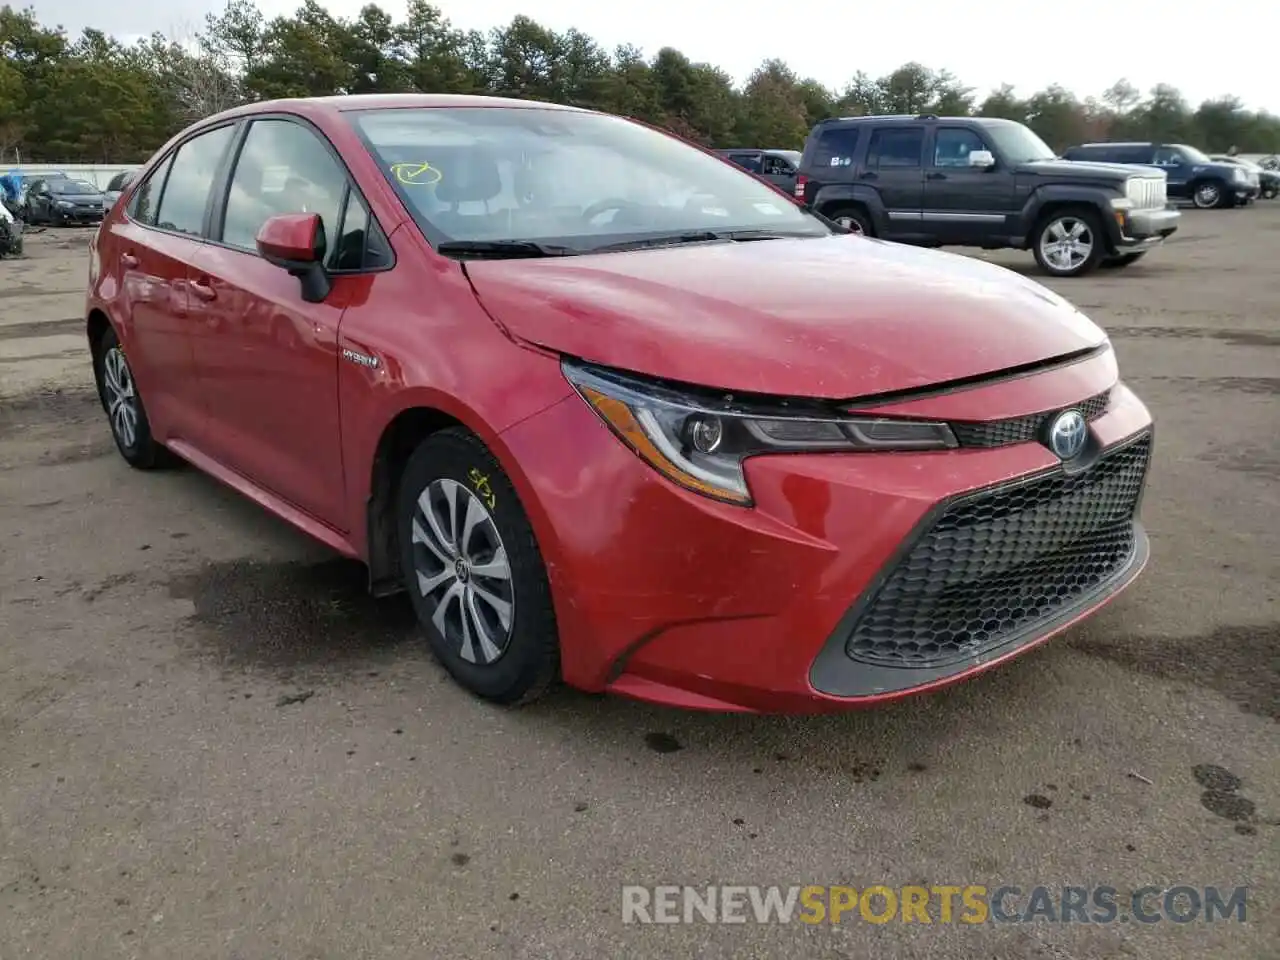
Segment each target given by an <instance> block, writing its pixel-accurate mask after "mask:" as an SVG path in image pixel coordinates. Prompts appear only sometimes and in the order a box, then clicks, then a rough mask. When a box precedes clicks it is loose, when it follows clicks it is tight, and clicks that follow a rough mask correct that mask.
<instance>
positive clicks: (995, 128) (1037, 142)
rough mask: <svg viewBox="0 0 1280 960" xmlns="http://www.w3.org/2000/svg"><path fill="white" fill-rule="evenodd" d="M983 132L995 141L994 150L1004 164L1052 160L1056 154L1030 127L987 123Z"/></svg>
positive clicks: (1009, 121) (1018, 124) (1016, 124)
mask: <svg viewBox="0 0 1280 960" xmlns="http://www.w3.org/2000/svg"><path fill="white" fill-rule="evenodd" d="M982 129H983V132H984V133H986V134H987V136H989V137H990V138H991V139H992V140H994V141H995V145H996V150H997V152H998V153H999V154H1000V156H1001V157H1002V158H1003V159H1004V161H1005V163H1010V164H1019V163H1031V162H1033V161H1035V160H1053V159H1054V158H1055V157H1057V154H1056V153H1054V152H1053V150H1052V149H1050V147H1049V145H1048V144H1047V143H1045V142H1044V141H1043V140H1041V139H1040V138H1039V137H1038V136H1036V134H1035V133H1034V132H1033V131H1032V130H1031V128H1030V127H1026V126H1023V125H1022V124H1021V123H1016V122H1014V121H1012V120H1007V121H1003V122H999V121H996V122H989V123H987V124H984V125H983V128H982Z"/></svg>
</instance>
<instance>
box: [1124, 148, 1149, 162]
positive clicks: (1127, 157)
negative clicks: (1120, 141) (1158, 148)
mask: <svg viewBox="0 0 1280 960" xmlns="http://www.w3.org/2000/svg"><path fill="white" fill-rule="evenodd" d="M1117 153H1118V154H1119V155H1118V156H1117V157H1116V159H1117V160H1119V161H1120V162H1121V163H1150V162H1151V148H1150V147H1141V146H1139V147H1125V148H1124V149H1123V150H1119V151H1117Z"/></svg>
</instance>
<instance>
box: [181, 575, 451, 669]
mask: <svg viewBox="0 0 1280 960" xmlns="http://www.w3.org/2000/svg"><path fill="white" fill-rule="evenodd" d="M367 578H368V573H367V571H366V569H365V567H364V565H363V564H360V563H357V562H356V561H354V560H346V559H342V558H337V559H333V560H326V561H324V562H322V563H275V562H261V561H254V560H234V561H230V562H224V563H211V564H208V565H206V566H204V567H202V568H201V569H199V570H197V571H194V572H192V573H188V574H184V575H182V576H179V577H176V578H175V579H173V580H171V581H170V582H169V593H170V595H171V596H173V597H175V598H179V599H184V600H190V601H191V602H192V603H193V604H194V605H195V611H194V613H192V615H191V617H190V622H191V623H192V625H193V626H194V627H195V631H194V632H195V636H196V638H197V640H198V643H199V644H200V647H201V650H200V652H201V654H202V655H205V656H209V657H211V658H213V659H215V660H216V661H217V662H218V663H219V664H220V665H221V666H223V667H224V668H229V669H231V668H235V669H265V670H269V671H274V672H277V673H282V674H288V675H289V676H290V677H297V676H304V675H317V674H318V675H325V674H327V673H329V672H330V671H333V672H334V673H341V674H343V675H350V674H351V673H352V672H353V671H356V670H360V669H365V668H369V667H373V666H378V665H382V664H386V663H389V662H390V661H392V660H396V659H400V658H403V657H406V656H407V657H411V658H413V659H427V658H429V657H430V654H429V652H428V649H427V646H426V641H425V640H424V639H423V638H422V636H421V632H420V628H419V626H418V622H417V618H416V616H415V615H414V612H413V608H412V606H411V605H410V603H409V599H408V597H407V596H404V595H400V596H395V597H388V598H384V599H375V598H374V597H371V596H370V595H369V592H368V589H367Z"/></svg>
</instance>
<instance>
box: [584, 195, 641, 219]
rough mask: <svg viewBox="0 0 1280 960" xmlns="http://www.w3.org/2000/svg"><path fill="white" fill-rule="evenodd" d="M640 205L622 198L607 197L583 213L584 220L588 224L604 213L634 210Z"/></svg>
mask: <svg viewBox="0 0 1280 960" xmlns="http://www.w3.org/2000/svg"><path fill="white" fill-rule="evenodd" d="M639 206H640V204H638V203H636V202H635V201H633V200H624V199H623V198H622V197H606V198H605V199H603V200H597V201H596V202H595V203H593V204H591V206H589V207H587V209H585V210H583V211H582V219H583V220H586V221H587V222H588V223H589V222H591V221H592V220H594V219H595V218H596V217H598V216H600V214H602V213H608V212H609V211H610V210H618V211H622V210H634V209H635V208H637V207H639Z"/></svg>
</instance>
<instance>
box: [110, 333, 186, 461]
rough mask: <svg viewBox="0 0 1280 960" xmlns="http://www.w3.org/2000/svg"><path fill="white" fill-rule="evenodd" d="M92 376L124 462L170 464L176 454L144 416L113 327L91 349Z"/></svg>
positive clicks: (145, 415) (141, 404) (130, 371)
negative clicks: (157, 434)
mask: <svg viewBox="0 0 1280 960" xmlns="http://www.w3.org/2000/svg"><path fill="white" fill-rule="evenodd" d="M93 376H94V379H95V380H96V381H97V384H98V399H100V400H101V401H102V409H103V410H104V411H105V412H106V414H107V422H108V423H109V424H110V426H111V436H112V438H113V439H114V440H115V442H116V449H117V450H119V451H120V456H122V457H124V459H125V462H126V463H128V464H129V466H131V467H136V468H137V469H139V470H155V469H158V468H161V467H167V466H170V465H172V464H173V463H174V462H175V461H176V458H175V457H174V456H173V454H171V453H170V452H169V451H168V450H167V449H165V448H164V447H163V446H162V445H161V444H160V443H159V442H158V441H157V440H156V439H155V437H153V436H152V435H151V421H149V420H148V419H147V410H146V407H145V406H144V405H143V403H142V395H141V394H140V393H139V392H138V387H137V384H136V383H134V380H133V371H132V370H130V369H129V361H128V358H127V357H126V356H125V354H124V350H123V348H122V347H121V346H120V339H119V338H118V337H117V336H116V332H115V330H112V329H108V330H107V332H106V333H104V334H103V335H102V340H101V341H100V342H99V344H98V348H97V349H96V350H95V351H94V355H93ZM117 400H119V401H120V406H119V407H117V406H116V401H117ZM129 410H132V416H130V414H129V413H128V411H129ZM122 411H123V412H122ZM130 424H131V429H130V426H129V425H130Z"/></svg>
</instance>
